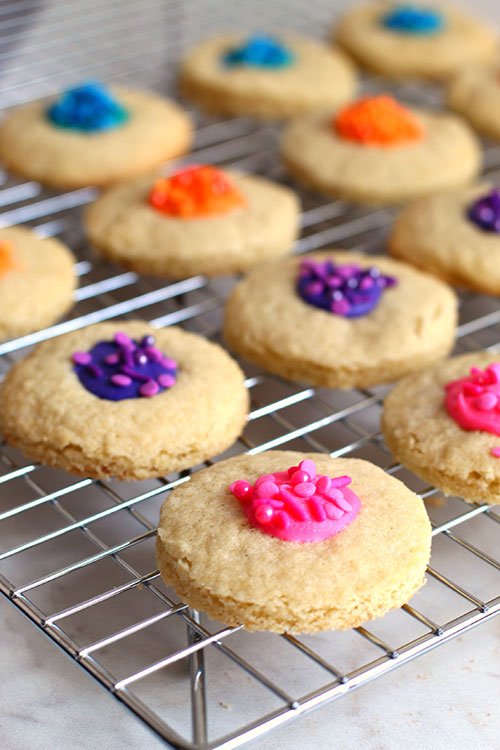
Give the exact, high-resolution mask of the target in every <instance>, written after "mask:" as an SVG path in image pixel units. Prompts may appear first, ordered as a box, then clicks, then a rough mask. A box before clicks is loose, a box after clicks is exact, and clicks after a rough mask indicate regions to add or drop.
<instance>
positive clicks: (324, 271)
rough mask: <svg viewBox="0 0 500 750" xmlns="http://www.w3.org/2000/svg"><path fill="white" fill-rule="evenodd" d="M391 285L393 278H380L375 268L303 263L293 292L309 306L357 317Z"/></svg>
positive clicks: (335, 313) (372, 304)
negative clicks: (295, 290)
mask: <svg viewBox="0 0 500 750" xmlns="http://www.w3.org/2000/svg"><path fill="white" fill-rule="evenodd" d="M395 284H397V279H396V278H395V277H394V276H386V275H384V274H383V273H382V272H381V271H380V269H378V268H377V267H376V266H370V267H365V268H362V267H361V266H358V265H355V264H352V263H350V264H345V265H337V264H335V263H334V262H333V261H331V260H325V261H314V260H303V261H302V262H301V264H300V267H299V275H298V279H297V285H296V289H297V293H298V295H299V296H300V297H301V298H302V299H303V300H304V302H307V303H308V304H309V305H313V306H314V307H319V308H320V309H322V310H328V311H329V312H331V313H333V314H334V315H341V316H343V317H345V318H359V317H361V316H362V315H367V314H368V313H370V312H371V311H372V310H373V309H374V308H375V307H376V306H377V305H378V303H379V302H380V299H381V297H382V294H383V293H384V291H385V290H386V289H388V288H389V287H392V286H394V285H395Z"/></svg>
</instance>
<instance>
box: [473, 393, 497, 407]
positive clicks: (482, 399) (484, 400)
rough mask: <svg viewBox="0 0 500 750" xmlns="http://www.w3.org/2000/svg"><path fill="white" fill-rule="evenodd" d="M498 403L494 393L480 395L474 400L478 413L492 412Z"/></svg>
mask: <svg viewBox="0 0 500 750" xmlns="http://www.w3.org/2000/svg"><path fill="white" fill-rule="evenodd" d="M497 403H498V398H497V397H496V396H495V394H494V393H490V392H487V393H482V394H481V395H480V396H478V397H477V399H476V406H477V408H478V409H479V410H480V411H492V409H494V408H495V406H496V405H497Z"/></svg>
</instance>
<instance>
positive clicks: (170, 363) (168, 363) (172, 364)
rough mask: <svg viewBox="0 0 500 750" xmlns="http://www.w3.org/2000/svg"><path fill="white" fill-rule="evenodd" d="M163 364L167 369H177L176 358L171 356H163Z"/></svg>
mask: <svg viewBox="0 0 500 750" xmlns="http://www.w3.org/2000/svg"><path fill="white" fill-rule="evenodd" d="M161 364H162V365H163V367H165V368H166V369H167V370H177V362H176V361H175V359H171V358H170V357H163V359H162V360H161Z"/></svg>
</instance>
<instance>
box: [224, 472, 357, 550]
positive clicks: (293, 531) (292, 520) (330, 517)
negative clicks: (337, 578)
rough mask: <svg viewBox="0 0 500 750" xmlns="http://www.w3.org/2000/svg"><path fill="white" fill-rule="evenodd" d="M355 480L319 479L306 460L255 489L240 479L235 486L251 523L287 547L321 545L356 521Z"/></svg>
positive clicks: (262, 479)
mask: <svg viewBox="0 0 500 750" xmlns="http://www.w3.org/2000/svg"><path fill="white" fill-rule="evenodd" d="M350 483H351V477H347V476H343V477H335V478H332V477H327V476H323V475H321V474H316V466H315V464H314V461H311V460H309V459H305V460H304V461H301V462H300V463H299V465H298V466H291V467H290V468H289V469H288V471H277V472H275V473H274V474H264V475H263V476H261V477H259V478H258V479H257V481H256V482H255V484H253V485H252V484H250V482H247V481H246V479H238V480H237V481H236V482H233V483H232V485H231V486H230V488H229V489H230V491H231V492H232V493H233V495H234V496H235V498H237V499H238V500H239V501H240V502H241V505H242V508H243V511H244V513H245V515H246V517H247V518H248V520H249V522H250V524H251V525H252V526H254V527H255V528H257V529H259V530H260V531H262V532H264V534H269V535H270V536H275V537H278V539H283V540H284V541H287V542H321V541H323V540H325V539H329V537H331V536H334V535H335V534H338V533H339V531H342V530H343V529H345V528H346V527H347V526H349V524H350V523H352V522H353V521H354V519H355V518H356V516H357V514H358V512H359V509H360V507H361V501H360V499H359V497H358V496H357V495H355V494H354V492H352V490H350V489H348V488H347V485H348V484H350Z"/></svg>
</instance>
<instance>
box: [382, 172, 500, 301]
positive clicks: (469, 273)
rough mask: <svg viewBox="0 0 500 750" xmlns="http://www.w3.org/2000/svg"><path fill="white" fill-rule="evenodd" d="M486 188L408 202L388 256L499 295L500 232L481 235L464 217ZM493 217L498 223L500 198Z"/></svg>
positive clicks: (478, 289)
mask: <svg viewBox="0 0 500 750" xmlns="http://www.w3.org/2000/svg"><path fill="white" fill-rule="evenodd" d="M488 189H489V186H488V185H485V184H482V185H477V186H475V187H470V188H463V189H461V190H454V191H449V192H445V193H436V194H435V195H429V196H426V197H424V198H419V199H418V200H416V201H414V202H413V203H410V204H409V205H408V206H406V207H405V208H404V209H403V211H402V212H401V214H400V215H399V217H398V219H397V220H396V223H395V225H394V228H393V230H392V234H391V236H390V238H389V251H390V253H391V255H393V256H395V257H396V258H400V259H401V260H404V261H407V262H408V263H411V264H412V265H414V266H417V268H422V269H423V270H424V271H428V272H429V273H433V274H435V275H436V276H439V277H440V278H442V279H444V280H445V281H447V282H448V283H449V284H453V285H455V286H460V287H466V288H467V289H472V290H474V291H477V292H481V293H486V294H498V295H500V233H499V232H498V231H485V229H484V228H482V227H481V226H478V225H477V224H476V223H475V222H473V221H472V220H471V219H470V218H469V215H468V212H469V210H470V208H471V206H473V205H474V203H475V201H477V200H478V199H480V198H481V196H483V195H484V194H485V193H486V192H487V191H488ZM497 215H498V218H499V220H500V199H499V206H498V209H497ZM499 229H500V226H499Z"/></svg>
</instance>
